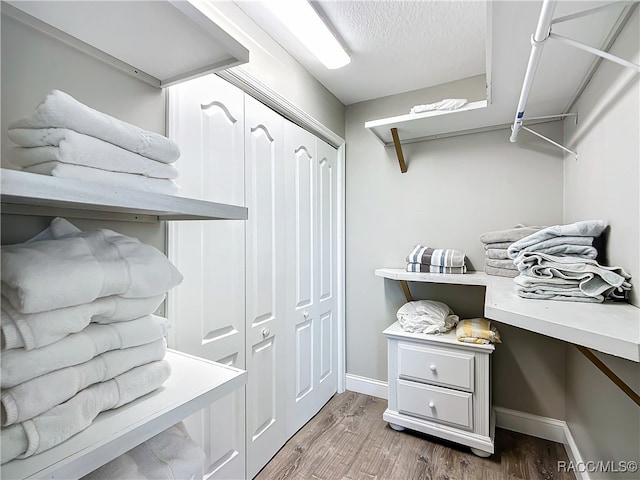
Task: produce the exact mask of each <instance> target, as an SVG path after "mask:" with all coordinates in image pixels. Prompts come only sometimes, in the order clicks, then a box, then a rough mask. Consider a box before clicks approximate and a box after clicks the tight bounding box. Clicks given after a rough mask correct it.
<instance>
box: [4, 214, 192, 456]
mask: <svg viewBox="0 0 640 480" xmlns="http://www.w3.org/2000/svg"><path fill="white" fill-rule="evenodd" d="M1 253H2V255H1V259H0V261H1V266H2V298H1V300H2V305H1V306H2V317H1V321H0V331H1V334H2V351H1V353H0V355H1V366H0V369H1V378H0V386H1V387H2V393H1V395H0V404H1V411H2V430H1V432H0V440H1V452H2V463H5V462H7V461H9V460H12V459H14V458H26V457H29V456H31V455H34V454H37V453H40V452H42V451H45V450H47V449H49V448H52V447H54V446H56V445H58V444H60V443H62V442H63V441H65V440H67V439H68V438H70V437H71V436H73V435H75V434H76V433H78V432H80V431H82V430H84V429H85V428H87V427H89V426H90V425H91V423H92V422H93V420H94V419H95V417H96V416H97V415H98V414H99V413H100V412H102V411H104V410H109V409H112V408H117V407H119V406H122V405H124V404H126V403H129V402H131V401H133V400H135V399H136V398H138V397H140V396H142V395H145V394H147V393H150V392H152V391H153V390H155V389H157V388H158V387H160V386H161V385H162V384H163V383H164V381H165V380H166V379H167V378H168V377H169V374H170V367H169V364H168V362H166V361H165V360H163V358H164V355H165V350H166V341H165V338H164V337H165V335H166V333H167V329H168V327H169V322H168V320H166V319H165V318H162V317H158V316H155V315H152V313H153V312H154V311H155V310H156V309H157V308H158V306H159V305H160V304H161V302H162V301H163V299H164V297H165V294H166V292H167V291H168V290H169V289H171V288H173V287H175V286H176V285H178V284H179V283H180V282H181V281H182V275H181V274H180V273H179V272H178V271H177V270H176V268H175V267H174V266H173V265H172V264H171V262H169V260H168V259H167V258H166V257H165V256H164V255H163V254H162V253H161V252H160V251H159V250H157V249H156V248H154V247H152V246H150V245H145V244H142V243H140V242H139V241H138V240H136V239H134V238H131V237H126V236H124V235H120V234H118V233H116V232H113V231H110V230H98V231H92V232H81V231H80V230H78V229H77V228H76V227H75V226H74V225H72V224H71V223H69V222H67V221H66V220H63V219H60V218H58V219H55V220H54V221H53V222H52V224H51V226H50V227H49V228H48V229H47V230H45V231H44V232H42V233H41V234H40V235H38V236H37V237H34V238H33V239H31V240H29V241H27V242H25V243H21V244H16V245H7V246H2V252H1Z"/></svg>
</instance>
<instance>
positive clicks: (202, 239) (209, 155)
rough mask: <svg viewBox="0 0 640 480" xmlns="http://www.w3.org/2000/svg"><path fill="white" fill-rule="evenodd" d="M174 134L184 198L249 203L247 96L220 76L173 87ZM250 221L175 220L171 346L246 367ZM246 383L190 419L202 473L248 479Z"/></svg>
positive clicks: (171, 127) (172, 229) (171, 240)
mask: <svg viewBox="0 0 640 480" xmlns="http://www.w3.org/2000/svg"><path fill="white" fill-rule="evenodd" d="M169 101H170V107H169V114H170V117H169V118H170V125H169V131H170V137H171V138H172V139H173V140H174V141H176V142H177V143H178V145H179V146H180V149H181V156H180V159H179V160H178V161H177V162H176V167H177V168H178V169H179V171H180V177H179V178H178V180H177V181H178V183H179V184H180V185H181V187H182V193H183V195H185V196H189V197H194V198H202V199H205V200H211V201H217V202H224V203H230V204H237V205H244V94H243V93H242V92H241V91H240V90H238V89H236V88H235V87H233V86H231V85H230V84H228V83H226V82H225V81H223V80H221V79H220V78H218V77H215V76H207V77H203V78H199V79H197V80H194V81H191V82H187V83H185V84H181V85H178V86H175V87H171V89H170V91H169ZM244 229H245V225H244V222H238V221H216V222H173V223H171V224H170V237H169V244H170V245H169V253H170V259H171V260H172V262H173V263H174V264H175V265H176V266H177V268H178V269H179V270H180V271H181V272H182V274H183V276H184V280H183V282H182V284H181V285H180V286H179V287H177V288H176V289H174V290H173V291H172V294H171V297H170V298H169V312H170V319H171V321H172V324H173V328H172V330H171V331H170V336H169V341H170V345H171V346H172V347H173V348H176V349H177V350H180V351H184V352H187V353H191V354H194V355H197V356H200V357H203V358H207V359H209V360H213V361H217V362H220V363H224V364H227V365H232V366H234V367H238V368H245V355H244V351H245V323H244V318H245V310H244V309H245V300H244V281H245V278H244V270H245V269H244V235H245V231H244ZM244 402H245V398H244V388H242V389H240V390H238V391H236V392H233V393H231V394H229V395H228V396H226V397H225V398H223V399H221V400H219V401H217V402H215V403H214V404H212V405H211V406H210V407H208V408H205V409H203V410H201V411H200V412H198V413H197V414H195V415H194V416H192V417H190V418H189V419H187V420H186V422H185V423H186V424H187V427H188V429H189V432H190V434H191V435H192V436H193V437H194V439H195V440H196V441H198V442H199V443H200V444H201V446H202V447H203V449H204V450H205V453H206V456H207V463H206V465H205V471H204V477H205V478H212V479H214V478H217V479H235V478H238V479H241V478H244V477H245V436H244V431H245V412H244V408H245V406H244Z"/></svg>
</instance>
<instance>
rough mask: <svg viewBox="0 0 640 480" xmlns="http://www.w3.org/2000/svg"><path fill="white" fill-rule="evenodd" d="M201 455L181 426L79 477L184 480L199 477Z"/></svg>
mask: <svg viewBox="0 0 640 480" xmlns="http://www.w3.org/2000/svg"><path fill="white" fill-rule="evenodd" d="M204 461H205V454H204V452H203V451H202V448H200V446H199V445H197V444H196V443H195V442H194V441H193V440H192V439H191V437H190V436H189V433H188V432H187V429H186V428H185V426H184V423H182V422H180V423H178V424H177V425H174V426H173V427H171V428H169V429H167V430H165V431H164V432H161V433H159V434H158V435H156V436H155V437H153V438H150V439H149V440H147V441H146V442H144V443H142V444H140V445H138V446H137V447H135V448H133V449H131V450H129V451H128V452H127V453H124V454H122V455H120V456H119V457H116V458H115V459H114V460H112V461H110V462H109V463H107V464H106V465H103V466H102V467H100V468H98V469H97V470H94V471H93V472H91V473H90V474H88V475H86V476H84V477H82V480H114V479H118V480H146V479H150V480H151V479H153V480H185V479H190V478H203V476H204V475H203V466H204Z"/></svg>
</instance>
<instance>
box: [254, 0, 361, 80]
mask: <svg viewBox="0 0 640 480" xmlns="http://www.w3.org/2000/svg"><path fill="white" fill-rule="evenodd" d="M264 4H265V5H266V6H267V7H268V8H269V10H271V12H272V13H273V14H274V15H275V16H276V17H277V18H278V19H279V20H280V21H281V22H282V24H283V25H284V26H285V27H287V29H288V30H289V31H290V32H291V33H292V34H293V35H294V36H295V37H296V38H297V39H298V40H300V42H301V43H302V44H303V45H304V46H305V47H306V48H307V49H308V50H309V51H310V52H311V53H313V54H314V55H315V56H316V57H317V58H318V60H320V61H321V62H322V63H323V64H324V66H325V67H327V68H328V69H331V70H335V69H336V68H340V67H344V66H345V65H347V64H348V63H349V62H350V61H351V58H349V55H348V54H347V52H346V51H345V50H344V48H343V47H342V45H340V43H339V42H338V40H336V38H335V37H334V36H333V34H332V33H331V31H330V30H329V28H327V26H326V25H325V23H324V22H323V21H322V19H321V18H320V16H319V15H318V13H317V12H316V11H315V10H314V9H313V7H312V6H311V5H310V4H309V2H308V1H307V0H264Z"/></svg>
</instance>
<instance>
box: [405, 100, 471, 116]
mask: <svg viewBox="0 0 640 480" xmlns="http://www.w3.org/2000/svg"><path fill="white" fill-rule="evenodd" d="M466 104H467V99H466V98H445V99H443V100H440V101H439V102H435V103H427V104H424V105H416V106H415V107H411V113H421V112H429V111H431V110H457V109H458V108H461V107H463V106H465V105H466Z"/></svg>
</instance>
